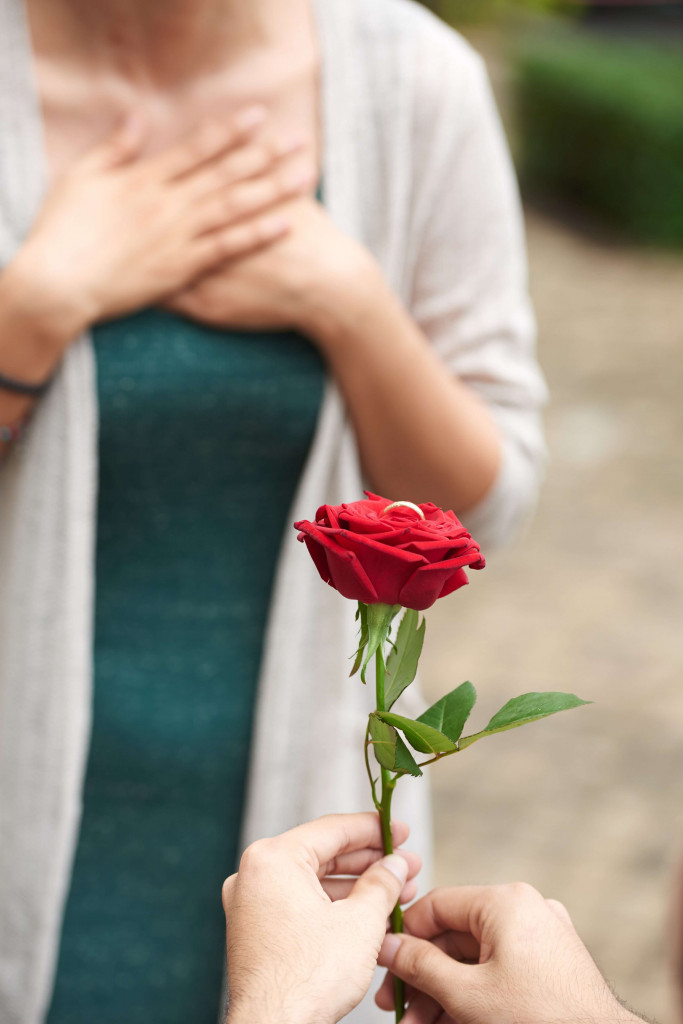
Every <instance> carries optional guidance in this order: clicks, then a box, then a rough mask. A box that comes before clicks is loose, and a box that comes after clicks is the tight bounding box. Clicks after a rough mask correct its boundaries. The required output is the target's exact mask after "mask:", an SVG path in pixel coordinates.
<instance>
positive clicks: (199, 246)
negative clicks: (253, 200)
mask: <svg viewBox="0 0 683 1024" xmlns="http://www.w3.org/2000/svg"><path fill="white" fill-rule="evenodd" d="M289 231H290V224H289V222H288V221H287V219H286V218H285V217H283V216H280V215H279V214H275V213H273V214H266V215H265V216H263V217H255V218H254V219H253V220H251V221H248V222H246V223H244V224H236V225H234V227H228V228H224V229H223V230H222V231H214V232H212V233H211V234H207V235H203V236H202V237H200V238H198V239H196V240H195V242H194V249H193V259H192V261H191V263H192V266H191V267H190V268H189V270H190V273H189V274H188V281H191V280H192V279H193V278H196V277H200V276H201V275H202V274H205V273H207V272H208V271H209V270H211V269H212V268H213V267H215V266H217V265H218V264H220V263H227V262H228V260H232V259H236V258H237V257H238V256H245V255H247V253H250V252H255V251H256V250H257V249H260V248H262V247H263V246H264V245H270V244H271V243H273V242H275V241H277V240H278V239H279V238H284V236H285V235H286V234H288V232H289Z"/></svg>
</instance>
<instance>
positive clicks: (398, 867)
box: [381, 853, 408, 885]
mask: <svg viewBox="0 0 683 1024" xmlns="http://www.w3.org/2000/svg"><path fill="white" fill-rule="evenodd" d="M381 863H382V864H383V865H384V867H385V868H386V869H387V871H391V873H392V875H393V876H394V878H398V880H399V882H400V883H401V885H403V883H404V882H405V880H406V879H407V877H408V865H407V863H406V861H404V859H403V857H399V855H398V854H397V853H390V854H389V856H388V857H383V858H382V861H381Z"/></svg>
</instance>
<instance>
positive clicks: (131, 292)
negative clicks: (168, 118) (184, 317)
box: [7, 107, 314, 341]
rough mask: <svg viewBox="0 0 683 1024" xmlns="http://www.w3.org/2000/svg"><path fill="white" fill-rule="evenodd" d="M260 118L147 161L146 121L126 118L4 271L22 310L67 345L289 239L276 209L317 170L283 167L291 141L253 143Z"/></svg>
mask: <svg viewBox="0 0 683 1024" xmlns="http://www.w3.org/2000/svg"><path fill="white" fill-rule="evenodd" d="M264 118H265V111H264V110H263V109H262V108H259V107H257V108H249V109H248V110H246V111H243V112H242V114H241V115H238V116H237V117H236V118H234V119H233V121H232V122H231V123H230V124H229V125H228V126H223V125H219V124H216V123H209V124H205V125H203V126H202V127H201V128H199V129H198V130H197V131H196V132H194V133H193V134H192V135H191V136H190V137H188V138H187V139H186V140H184V141H182V142H180V143H177V144H175V145H173V146H171V147H169V148H167V149H166V150H165V151H163V152H160V153H158V154H156V155H154V156H148V157H145V158H140V156H139V154H140V152H141V149H142V146H143V143H144V141H145V137H146V130H145V127H144V124H143V123H142V122H141V121H140V120H139V119H136V118H130V119H128V121H127V122H126V123H125V124H124V125H123V127H122V128H121V129H120V130H119V131H118V132H117V133H116V134H115V135H114V136H113V137H112V138H111V139H109V140H108V141H107V142H105V143H104V144H102V145H100V146H98V147H97V148H96V149H94V150H93V151H91V152H90V153H88V154H87V155H86V156H85V157H83V158H82V159H81V160H80V161H78V162H77V163H76V164H74V166H73V167H72V168H71V169H70V170H68V171H67V172H66V173H65V174H63V175H62V177H61V178H60V179H59V180H58V181H57V182H56V184H55V185H54V187H53V188H52V190H51V191H50V193H49V194H48V197H47V200H46V202H45V205H44V207H43V209H42V210H41V212H40V215H39V217H38V219H37V221H36V223H35V225H34V227H33V230H32V231H31V233H30V236H29V237H28V239H27V241H26V243H25V244H24V246H23V247H22V249H21V250H20V252H19V254H18V255H17V257H16V258H15V260H14V261H13V262H12V264H10V266H9V267H8V268H7V273H8V274H11V275H12V281H13V285H14V286H16V287H19V286H21V287H22V288H23V289H24V290H23V291H22V292H21V294H22V295H24V296H25V302H26V304H29V305H31V306H32V307H33V308H35V309H37V310H38V311H41V310H42V311H44V312H45V314H46V317H47V318H49V319H50V320H51V322H52V325H53V327H54V323H55V319H56V320H57V321H58V322H59V323H60V324H63V327H64V332H63V333H65V334H67V335H69V337H68V339H67V340H69V341H70V340H72V338H73V337H74V336H75V335H77V334H78V333H79V332H80V331H81V330H82V329H83V328H85V327H86V326H87V325H88V324H90V323H93V322H95V321H96V320H99V319H103V318H107V317H112V316H115V315H119V314H122V313H126V312H130V311H132V310H135V309H137V308H140V307H141V306H144V305H148V304H150V303H155V302H159V301H160V300H161V299H162V298H163V297H164V296H165V295H168V294H169V293H171V292H175V291H177V290H178V289H180V288H183V287H185V286H187V285H188V284H189V283H190V282H191V281H192V280H194V279H195V278H196V277H198V276H199V275H202V274H205V273H206V272H207V271H209V270H210V269H211V268H213V267H214V266H216V264H218V263H221V262H224V261H225V260H226V259H229V258H233V257H235V256H238V255H243V254H244V253H246V252H249V251H251V250H253V249H255V248H258V247H259V246H262V245H264V244H267V243H272V242H273V241H274V240H275V239H277V238H279V237H281V236H283V235H284V234H286V232H287V230H288V224H287V218H286V215H285V214H284V213H283V212H282V211H278V212H275V211H274V209H273V208H274V207H275V206H277V205H281V204H282V202H283V201H284V200H287V199H290V198H291V197H292V196H296V195H299V194H301V193H302V192H303V191H308V190H310V188H311V185H312V182H313V177H314V170H313V168H312V167H311V169H310V172H307V171H305V170H304V171H303V172H302V170H301V169H300V168H299V169H297V170H296V171H294V170H293V169H292V168H287V167H285V166H282V165H283V161H284V158H286V157H287V156H288V155H289V154H290V153H291V152H293V150H294V149H295V148H297V146H296V144H294V145H291V144H290V145H287V144H285V145H282V146H279V147H278V146H274V145H270V146H265V145H263V144H261V143H259V142H258V141H257V140H255V138H254V135H255V132H256V129H257V128H258V127H259V126H260V125H261V123H262V122H263V120H264Z"/></svg>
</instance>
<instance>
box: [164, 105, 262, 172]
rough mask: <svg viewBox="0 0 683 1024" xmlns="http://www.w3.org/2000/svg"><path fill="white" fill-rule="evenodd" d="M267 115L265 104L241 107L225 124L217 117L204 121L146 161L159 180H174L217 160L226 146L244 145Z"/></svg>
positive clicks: (227, 147) (223, 152) (224, 151)
mask: <svg viewBox="0 0 683 1024" xmlns="http://www.w3.org/2000/svg"><path fill="white" fill-rule="evenodd" d="M266 117H267V111H266V109H265V107H262V106H253V107H248V108H247V109H246V110H242V111H240V112H239V114H237V115H236V116H235V117H234V118H233V119H232V120H231V121H230V122H229V124H227V125H226V124H221V123H220V122H216V121H208V122H205V123H204V124H202V125H201V126H200V127H199V128H197V129H196V130H195V131H193V132H191V133H190V134H189V135H188V136H187V138H185V139H183V140H182V142H178V143H176V144H175V145H173V146H169V148H168V149H166V150H164V151H163V152H162V153H159V154H158V155H157V156H154V157H151V158H150V160H149V161H148V163H149V165H151V166H152V167H153V168H154V169H155V170H156V172H157V173H158V174H159V176H160V178H161V179H162V180H165V181H169V182H172V181H176V180H177V179H180V178H183V177H184V176H185V175H187V174H191V173H192V172H193V171H196V170H197V169H198V168H199V167H201V166H202V165H203V164H205V163H207V161H211V160H217V159H218V158H220V157H222V156H224V155H225V154H226V153H227V151H228V150H230V149H233V148H235V147H237V146H241V145H244V143H245V141H246V140H247V139H248V138H250V137H251V135H252V134H253V133H254V132H255V131H256V129H257V128H260V126H261V125H262V124H263V122H264V121H265V120H266Z"/></svg>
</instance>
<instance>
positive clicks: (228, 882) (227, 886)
mask: <svg viewBox="0 0 683 1024" xmlns="http://www.w3.org/2000/svg"><path fill="white" fill-rule="evenodd" d="M236 883H237V875H230V877H229V878H226V879H225V881H224V882H223V892H222V897H223V910H224V911H225V912H226V913H227V911H228V907H229V906H230V903H231V902H232V897H233V894H234V891H235V885H236Z"/></svg>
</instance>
